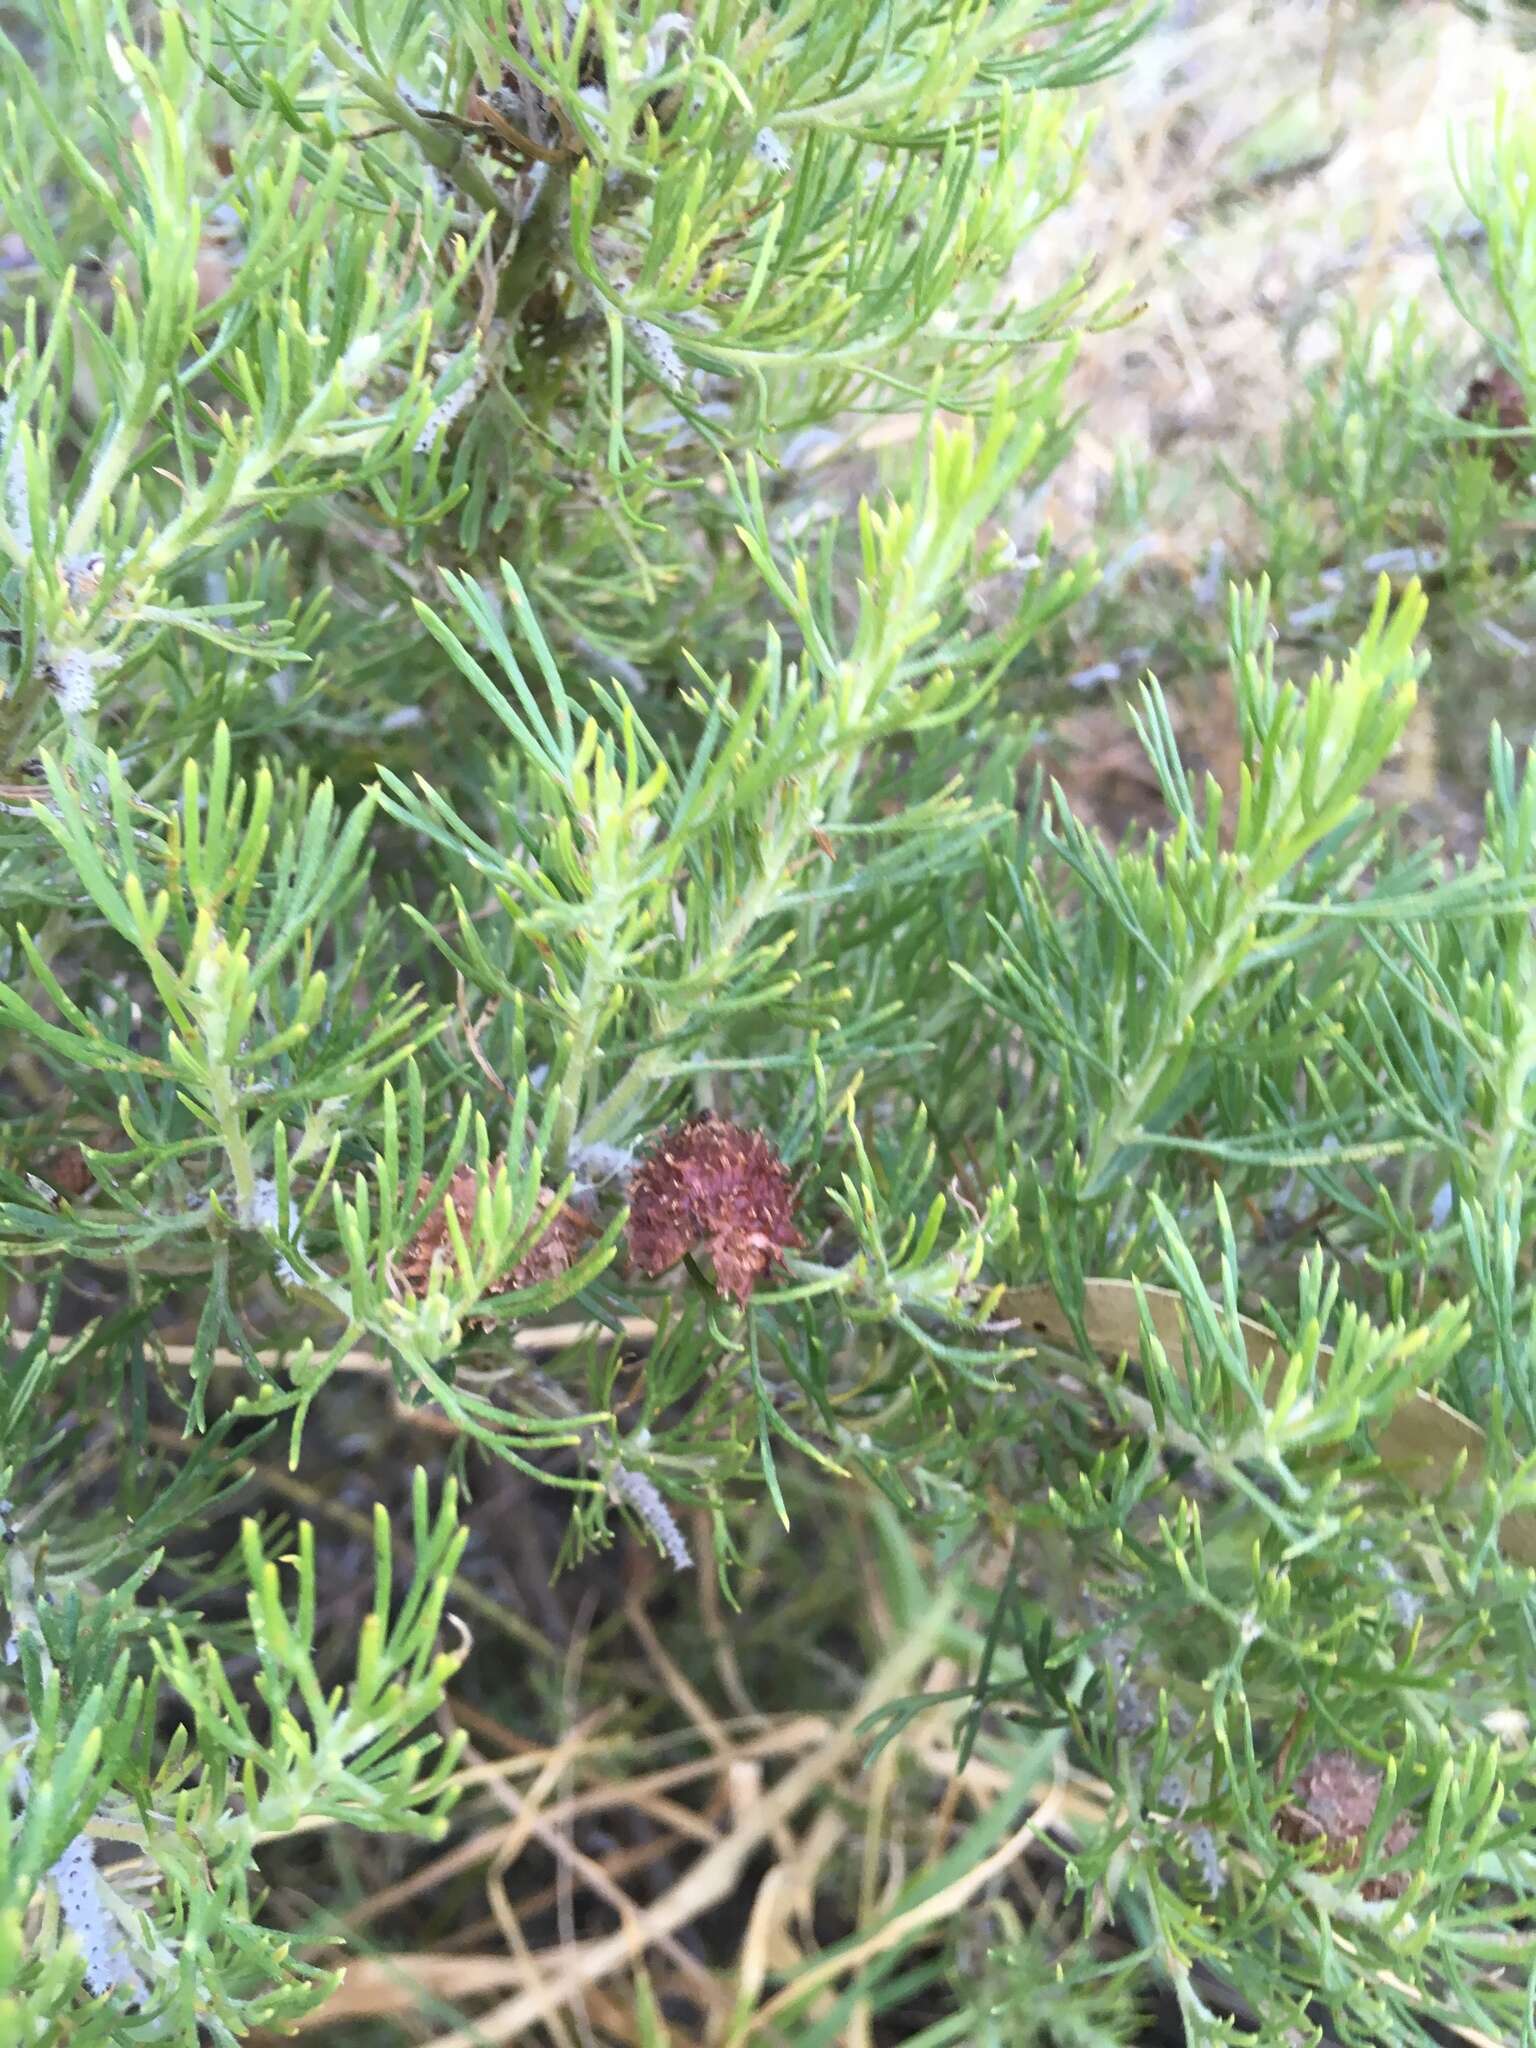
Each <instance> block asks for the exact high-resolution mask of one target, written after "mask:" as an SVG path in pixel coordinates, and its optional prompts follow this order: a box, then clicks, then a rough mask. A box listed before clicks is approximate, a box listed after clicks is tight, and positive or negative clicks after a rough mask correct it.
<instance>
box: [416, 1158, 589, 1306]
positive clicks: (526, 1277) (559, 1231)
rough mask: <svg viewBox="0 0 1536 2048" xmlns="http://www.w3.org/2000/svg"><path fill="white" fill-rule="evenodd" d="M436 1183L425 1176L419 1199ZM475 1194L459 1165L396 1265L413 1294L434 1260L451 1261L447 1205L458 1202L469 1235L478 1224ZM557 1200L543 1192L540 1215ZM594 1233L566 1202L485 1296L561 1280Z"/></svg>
mask: <svg viewBox="0 0 1536 2048" xmlns="http://www.w3.org/2000/svg"><path fill="white" fill-rule="evenodd" d="M497 1163H498V1164H499V1163H500V1162H499V1161H498V1162H497ZM431 1185H432V1177H431V1175H429V1174H424V1175H423V1176H422V1179H421V1182H420V1184H419V1186H418V1187H417V1190H416V1199H417V1200H418V1201H420V1200H421V1199H422V1197H423V1196H424V1195H425V1194H426V1193H427V1190H428V1189H429V1188H430V1187H431ZM476 1192H477V1186H476V1180H475V1170H474V1168H473V1167H472V1166H462V1167H460V1168H459V1171H458V1172H457V1173H456V1174H455V1175H454V1176H453V1178H452V1180H450V1181H449V1183H448V1186H447V1188H446V1190H445V1191H444V1196H443V1200H440V1201H439V1202H438V1204H437V1206H436V1207H435V1208H434V1209H433V1210H432V1211H431V1212H430V1214H429V1215H428V1216H427V1218H426V1221H425V1222H424V1223H423V1224H422V1226H421V1228H420V1230H418V1231H417V1233H416V1235H415V1236H414V1237H413V1238H412V1239H411V1242H410V1243H409V1244H408V1245H407V1246H406V1248H405V1250H404V1251H403V1252H402V1253H401V1255H400V1257H399V1258H398V1259H397V1260H396V1261H395V1272H396V1274H397V1275H398V1277H399V1278H400V1279H401V1280H402V1281H403V1282H404V1284H405V1285H406V1286H407V1287H408V1288H409V1289H410V1290H411V1292H412V1294H418V1295H420V1294H425V1293H426V1291H427V1286H428V1283H429V1282H430V1280H431V1277H432V1262H433V1260H434V1259H435V1258H442V1259H445V1260H449V1259H451V1258H452V1257H453V1247H452V1241H451V1239H450V1238H449V1235H448V1219H447V1217H446V1216H445V1215H444V1213H443V1201H449V1202H451V1203H452V1204H453V1209H454V1214H455V1215H456V1216H457V1217H458V1219H459V1227H460V1228H461V1230H462V1231H463V1232H464V1234H465V1236H466V1237H467V1236H468V1234H469V1229H470V1225H471V1224H472V1222H473V1221H474V1214H475V1196H476ZM554 1199H555V1198H554V1196H553V1195H552V1194H551V1193H550V1191H549V1189H548V1188H540V1190H539V1208H540V1210H541V1211H542V1210H545V1209H548V1208H549V1207H550V1206H551V1204H552V1203H553V1202H554ZM591 1235H592V1226H591V1224H590V1223H588V1221H587V1219H586V1218H585V1217H584V1216H582V1215H581V1214H579V1213H578V1211H576V1210H575V1209H573V1208H572V1207H571V1206H570V1205H569V1203H567V1204H566V1206H565V1207H564V1208H563V1209H561V1211H560V1213H559V1214H558V1215H557V1216H556V1217H555V1218H554V1219H553V1221H552V1222H550V1223H549V1224H548V1225H547V1226H546V1228H545V1229H544V1231H543V1233H542V1234H541V1236H540V1237H539V1239H538V1242H537V1243H536V1244H534V1245H531V1246H530V1247H529V1249H528V1250H527V1251H526V1252H525V1253H524V1254H523V1256H522V1258H520V1259H519V1260H518V1261H517V1263H516V1265H514V1266H513V1267H512V1269H511V1270H510V1272H506V1273H502V1274H500V1275H499V1276H498V1277H497V1278H496V1279H495V1280H493V1281H492V1282H491V1284H490V1285H489V1286H488V1287H487V1289H486V1293H487V1294H511V1293H516V1292H518V1291H520V1290H521V1289H522V1288H525V1287H536V1286H537V1285H538V1284H539V1282H540V1281H542V1280H553V1279H556V1278H557V1277H558V1276H559V1275H560V1274H561V1273H564V1272H568V1271H569V1269H570V1268H571V1267H572V1266H573V1265H575V1263H576V1261H577V1260H578V1259H579V1258H580V1257H581V1254H582V1252H583V1251H584V1250H585V1249H586V1241H587V1239H588V1238H590V1236H591ZM468 1320H469V1322H470V1324H471V1326H472V1327H479V1328H485V1327H487V1326H488V1319H487V1318H485V1317H480V1316H471V1317H470V1318H469V1319H468Z"/></svg>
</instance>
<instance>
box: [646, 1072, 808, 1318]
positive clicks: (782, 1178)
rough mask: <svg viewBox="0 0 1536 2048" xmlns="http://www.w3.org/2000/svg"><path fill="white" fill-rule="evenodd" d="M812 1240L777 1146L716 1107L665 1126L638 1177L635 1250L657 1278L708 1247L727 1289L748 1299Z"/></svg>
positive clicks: (718, 1278) (740, 1298) (717, 1277)
mask: <svg viewBox="0 0 1536 2048" xmlns="http://www.w3.org/2000/svg"><path fill="white" fill-rule="evenodd" d="M804 1242H805V1240H804V1238H802V1237H801V1235H800V1233H799V1231H798V1230H796V1228H795V1222H794V1190H793V1188H792V1187H791V1185H790V1179H789V1175H788V1173H787V1172H786V1171H785V1168H784V1162H783V1160H782V1159H781V1158H780V1157H779V1155H778V1152H777V1151H776V1150H775V1148H774V1146H773V1145H772V1144H771V1143H770V1142H769V1141H768V1139H767V1138H765V1137H764V1136H763V1134H762V1132H761V1131H752V1130H746V1129H744V1128H743V1127H742V1126H741V1125H740V1124H733V1123H730V1122H728V1121H727V1120H726V1119H725V1118H724V1117H718V1116H715V1115H714V1114H713V1113H712V1112H711V1111H709V1110H706V1111H705V1112H704V1113H703V1114H702V1115H701V1116H696V1117H693V1118H692V1119H691V1120H690V1121H689V1122H688V1123H685V1124H684V1125H683V1126H682V1127H681V1129H679V1130H676V1131H663V1132H662V1133H661V1135H660V1137H659V1138H658V1139H657V1140H656V1143H655V1145H654V1146H653V1148H652V1150H651V1154H650V1157H649V1158H648V1159H646V1160H645V1161H644V1162H643V1164H642V1165H641V1166H640V1167H639V1168H638V1170H637V1171H636V1173H635V1177H634V1179H633V1180H632V1181H631V1183H630V1188H629V1253H630V1257H631V1258H632V1259H633V1261H634V1263H635V1264H636V1265H637V1266H638V1267H639V1268H640V1270H641V1272H642V1273H646V1274H649V1275H650V1276H651V1278H652V1279H654V1278H655V1277H656V1275H657V1274H659V1273H665V1272H666V1271H668V1269H669V1268H670V1267H672V1266H675V1265H676V1264H677V1262H678V1260H679V1259H681V1258H682V1257H683V1256H684V1254H685V1253H687V1252H692V1251H698V1250H700V1249H701V1248H702V1249H705V1250H707V1251H708V1253H709V1255H710V1258H711V1259H712V1260H713V1262H714V1268H715V1280H716V1282H717V1284H718V1285H719V1287H720V1290H721V1292H722V1293H724V1294H729V1295H731V1296H733V1297H734V1298H735V1299H736V1300H737V1301H739V1302H745V1301H746V1300H747V1298H748V1296H749V1295H750V1294H751V1293H752V1290H753V1289H754V1288H755V1287H756V1286H757V1285H758V1284H759V1282H760V1281H762V1280H763V1279H765V1278H766V1276H767V1274H768V1272H769V1271H770V1269H771V1268H772V1267H773V1266H774V1265H775V1264H776V1263H777V1262H778V1261H779V1260H780V1259H781V1258H782V1257H783V1255H784V1253H785V1252H787V1251H790V1250H793V1249H794V1248H795V1247H796V1246H798V1245H801V1244H803V1243H804Z"/></svg>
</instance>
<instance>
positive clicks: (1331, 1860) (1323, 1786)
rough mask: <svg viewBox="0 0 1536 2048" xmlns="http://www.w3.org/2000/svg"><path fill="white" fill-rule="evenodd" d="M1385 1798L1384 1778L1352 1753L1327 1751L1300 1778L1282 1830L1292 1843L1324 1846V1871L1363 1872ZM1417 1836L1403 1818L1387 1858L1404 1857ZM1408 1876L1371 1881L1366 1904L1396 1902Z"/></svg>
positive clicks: (1386, 1844)
mask: <svg viewBox="0 0 1536 2048" xmlns="http://www.w3.org/2000/svg"><path fill="white" fill-rule="evenodd" d="M1380 1798H1381V1773H1380V1771H1373V1770H1372V1769H1371V1767H1370V1766H1369V1764H1363V1763H1361V1761H1360V1759H1359V1758H1358V1757H1355V1756H1351V1755H1350V1753H1349V1751H1348V1750H1347V1749H1325V1750H1323V1751H1322V1752H1321V1753H1320V1754H1319V1755H1317V1756H1315V1757H1314V1758H1313V1759H1312V1761H1311V1763H1309V1764H1307V1765H1305V1766H1304V1767H1303V1769H1301V1770H1300V1771H1298V1772H1297V1774H1296V1780H1295V1783H1294V1784H1293V1785H1292V1787H1291V1803H1290V1804H1289V1805H1288V1806H1285V1807H1283V1808H1282V1809H1281V1812H1280V1817H1279V1823H1278V1824H1279V1829H1280V1833H1281V1835H1282V1836H1283V1837H1284V1839H1285V1840H1286V1841H1288V1842H1295V1843H1298V1844H1300V1843H1306V1842H1321V1843H1322V1844H1323V1851H1322V1855H1321V1857H1320V1859H1319V1861H1320V1863H1321V1867H1322V1868H1323V1869H1324V1870H1358V1869H1359V1867H1360V1850H1361V1845H1362V1844H1363V1842H1364V1840H1365V1838H1366V1836H1367V1834H1368V1833H1369V1832H1370V1827H1371V1822H1372V1821H1373V1820H1374V1819H1375V1818H1376V1807H1377V1803H1378V1802H1379V1800H1380ZM1417 1833H1418V1830H1417V1829H1416V1828H1415V1827H1414V1825H1413V1822H1412V1821H1411V1820H1409V1818H1408V1816H1407V1814H1405V1813H1401V1814H1399V1815H1398V1817H1397V1819H1396V1820H1395V1821H1393V1823H1392V1825H1391V1827H1389V1828H1388V1829H1387V1832H1386V1834H1385V1835H1384V1836H1383V1837H1382V1843H1381V1853H1382V1856H1383V1857H1384V1858H1385V1857H1391V1856H1399V1855H1401V1854H1402V1852H1403V1850H1404V1849H1406V1848H1407V1846H1408V1844H1409V1843H1410V1842H1411V1841H1412V1840H1413V1838H1414V1836H1415V1835H1416V1834H1417ZM1407 1885H1408V1876H1407V1873H1406V1872H1405V1871H1401V1870H1390V1871H1387V1872H1386V1873H1385V1875H1383V1876H1381V1877H1370V1878H1367V1879H1366V1881H1365V1883H1364V1884H1363V1885H1361V1887H1360V1895H1361V1897H1362V1898H1366V1899H1396V1898H1400V1897H1401V1896H1402V1894H1403V1892H1404V1891H1405V1890H1406V1889H1407Z"/></svg>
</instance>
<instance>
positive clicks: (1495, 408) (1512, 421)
mask: <svg viewBox="0 0 1536 2048" xmlns="http://www.w3.org/2000/svg"><path fill="white" fill-rule="evenodd" d="M1456 417H1457V418H1458V419H1459V420H1469V421H1471V422H1472V423H1473V424H1474V425H1476V426H1483V427H1502V428H1503V430H1504V432H1505V433H1506V434H1522V435H1526V436H1527V438H1528V436H1529V429H1530V424H1531V419H1530V414H1529V412H1528V411H1527V409H1526V403H1525V393H1524V392H1523V391H1522V390H1521V388H1520V384H1519V381H1518V379H1516V378H1514V377H1512V376H1511V375H1510V373H1509V371H1508V370H1506V369H1504V368H1502V367H1500V368H1499V369H1497V370H1494V371H1492V372H1491V373H1490V374H1489V375H1488V376H1486V377H1474V378H1473V379H1472V382H1471V383H1470V384H1469V385H1468V386H1467V395H1466V398H1465V399H1464V400H1463V402H1462V406H1461V410H1460V411H1459V412H1458V413H1457V415H1456ZM1524 445H1525V444H1524V443H1523V442H1519V441H1490V442H1487V443H1485V444H1484V449H1485V452H1486V454H1487V456H1488V459H1489V461H1490V462H1491V463H1492V464H1493V473H1494V475H1495V476H1496V477H1498V478H1499V479H1500V480H1501V481H1502V482H1504V483H1510V482H1512V481H1513V479H1514V478H1515V477H1517V476H1518V475H1519V474H1520V471H1521V468H1522V466H1523V464H1522V461H1521V456H1522V452H1523V448H1524Z"/></svg>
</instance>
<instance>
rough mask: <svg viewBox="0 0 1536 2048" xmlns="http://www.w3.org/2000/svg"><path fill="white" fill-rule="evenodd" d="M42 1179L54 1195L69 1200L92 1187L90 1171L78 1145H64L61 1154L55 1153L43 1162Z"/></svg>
mask: <svg viewBox="0 0 1536 2048" xmlns="http://www.w3.org/2000/svg"><path fill="white" fill-rule="evenodd" d="M42 1178H43V1179H44V1180H45V1181H47V1183H48V1185H49V1187H51V1188H52V1189H53V1191H54V1193H55V1194H56V1195H65V1196H68V1197H69V1198H70V1199H71V1200H74V1199H75V1198H76V1197H78V1196H80V1195H83V1194H84V1193H85V1192H86V1191H87V1189H89V1188H90V1187H92V1186H93V1185H94V1182H93V1180H92V1177H91V1169H90V1168H89V1167H88V1166H87V1165H86V1163H85V1154H84V1153H83V1152H82V1151H81V1150H80V1147H79V1146H78V1145H66V1146H65V1147H64V1149H63V1151H62V1152H55V1153H54V1155H53V1157H52V1158H51V1159H47V1160H45V1161H44V1162H43V1170H42Z"/></svg>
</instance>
